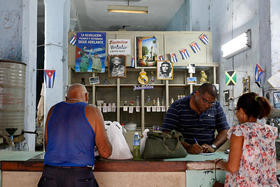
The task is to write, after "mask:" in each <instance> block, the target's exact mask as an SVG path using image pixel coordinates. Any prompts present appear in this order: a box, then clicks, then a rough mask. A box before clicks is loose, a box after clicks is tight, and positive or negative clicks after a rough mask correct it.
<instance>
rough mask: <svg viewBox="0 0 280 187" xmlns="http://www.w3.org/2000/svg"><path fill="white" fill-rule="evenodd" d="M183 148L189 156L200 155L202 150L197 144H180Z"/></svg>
mask: <svg viewBox="0 0 280 187" xmlns="http://www.w3.org/2000/svg"><path fill="white" fill-rule="evenodd" d="M182 144H183V146H184V147H185V149H186V150H187V152H188V153H190V154H199V153H202V151H203V148H202V146H200V145H199V144H198V143H195V144H188V143H186V142H182Z"/></svg>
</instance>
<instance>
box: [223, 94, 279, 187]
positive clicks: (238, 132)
mask: <svg viewBox="0 0 280 187" xmlns="http://www.w3.org/2000/svg"><path fill="white" fill-rule="evenodd" d="M270 112H271V106H270V104H269V102H268V100H267V99H265V98H264V97H259V96H257V94H256V93H253V92H251V93H246V94H243V95H242V96H241V97H240V98H239V100H238V102H237V107H236V117H237V119H238V121H239V124H238V125H234V126H232V127H231V129H230V130H229V131H228V138H229V139H230V154H229V159H228V161H221V162H218V167H221V168H223V169H225V170H227V171H228V172H227V174H226V180H225V186H229V187H233V186H238V187H243V186H244V187H258V186H261V187H265V186H271V187H274V186H277V187H278V186H279V184H278V182H277V178H276V172H277V167H276V148H275V140H276V138H277V136H278V133H277V128H276V127H272V126H270V125H266V124H262V123H260V122H258V121H257V119H262V118H263V117H266V116H268V115H269V113H270Z"/></svg>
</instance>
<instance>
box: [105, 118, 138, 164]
mask: <svg viewBox="0 0 280 187" xmlns="http://www.w3.org/2000/svg"><path fill="white" fill-rule="evenodd" d="M104 123H105V129H106V133H107V136H108V139H109V141H110V143H111V145H112V154H111V156H110V157H109V158H108V159H116V160H123V159H132V158H133V156H132V154H131V152H130V149H129V146H128V144H127V142H126V140H125V138H124V136H123V133H122V132H123V129H122V128H123V127H122V126H121V125H120V124H119V123H118V122H116V121H114V122H111V121H105V122H104Z"/></svg>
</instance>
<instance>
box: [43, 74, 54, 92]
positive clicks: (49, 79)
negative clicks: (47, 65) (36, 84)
mask: <svg viewBox="0 0 280 187" xmlns="http://www.w3.org/2000/svg"><path fill="white" fill-rule="evenodd" d="M44 78H45V85H46V88H53V86H54V79H55V70H44Z"/></svg>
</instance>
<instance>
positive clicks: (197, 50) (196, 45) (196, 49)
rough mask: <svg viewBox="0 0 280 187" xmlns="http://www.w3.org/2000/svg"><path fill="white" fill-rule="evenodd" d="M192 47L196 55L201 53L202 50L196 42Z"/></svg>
mask: <svg viewBox="0 0 280 187" xmlns="http://www.w3.org/2000/svg"><path fill="white" fill-rule="evenodd" d="M190 47H191V48H192V50H193V52H194V53H198V52H199V51H200V48H199V46H198V44H197V43H196V42H192V43H191V45H190Z"/></svg>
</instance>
